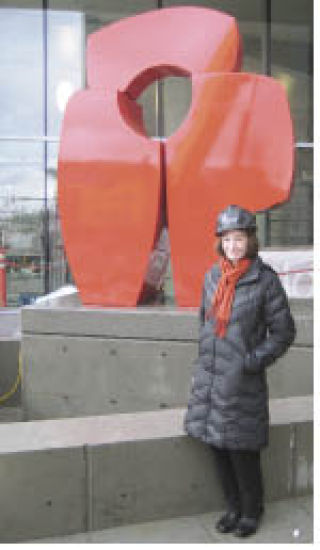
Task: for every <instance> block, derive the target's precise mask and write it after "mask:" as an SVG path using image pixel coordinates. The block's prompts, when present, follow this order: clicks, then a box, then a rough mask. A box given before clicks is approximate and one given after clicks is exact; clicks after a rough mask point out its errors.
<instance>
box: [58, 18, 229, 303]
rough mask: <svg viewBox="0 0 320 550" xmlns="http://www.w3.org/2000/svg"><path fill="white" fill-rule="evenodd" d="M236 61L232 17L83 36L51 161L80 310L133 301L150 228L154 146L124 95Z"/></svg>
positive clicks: (120, 27)
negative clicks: (82, 75) (82, 60)
mask: <svg viewBox="0 0 320 550" xmlns="http://www.w3.org/2000/svg"><path fill="white" fill-rule="evenodd" d="M213 31H214V32H213ZM186 37H188V39H187V42H186ZM239 59H240V46H239V34H238V30H237V25H236V23H235V20H234V19H233V18H232V17H230V16H227V15H224V14H221V13H219V12H215V11H213V10H207V9H203V8H169V9H164V10H160V11H154V12H149V13H145V14H142V15H138V16H136V17H132V18H129V19H125V20H122V21H120V22H118V23H115V24H113V25H110V26H108V27H105V28H103V29H101V30H100V31H98V32H96V33H94V34H92V35H91V36H90V37H89V41H88V51H87V69H88V86H89V87H88V89H87V90H85V91H80V92H78V93H77V94H75V95H74V96H73V97H72V98H71V100H70V101H69V103H68V106H67V109H66V114H65V118H64V122H63V129H62V135H61V145H60V151H59V165H58V181H59V210H60V217H61V224H62V232H63V237H64V242H65V248H66V253H67V256H68V261H69V264H70V267H71V270H72V273H73V276H74V279H75V283H76V285H77V287H78V289H79V292H80V296H81V299H82V302H83V303H84V304H94V305H110V306H112V305H114V306H132V305H136V303H137V301H138V299H139V295H140V292H141V289H142V284H143V280H144V276H145V272H146V268H147V263H148V259H149V255H150V252H151V251H152V247H153V243H154V240H155V237H156V234H157V230H158V228H159V227H158V226H159V223H158V221H159V203H160V191H161V181H160V178H161V175H160V144H159V143H158V142H156V141H152V140H149V139H148V138H147V137H146V136H145V132H144V128H143V121H142V118H141V111H140V108H139V106H138V105H137V103H136V102H135V101H134V100H133V99H134V98H136V97H137V96H138V95H139V93H141V92H142V90H143V89H144V88H145V87H146V86H147V85H148V84H149V83H150V82H152V81H153V80H155V79H157V78H159V77H162V76H165V75H167V74H190V75H191V74H193V73H194V72H195V71H200V72H201V71H205V70H210V71H212V70H221V71H229V70H234V69H235V68H237V67H238V65H239Z"/></svg>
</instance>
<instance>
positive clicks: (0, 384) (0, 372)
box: [0, 336, 21, 408]
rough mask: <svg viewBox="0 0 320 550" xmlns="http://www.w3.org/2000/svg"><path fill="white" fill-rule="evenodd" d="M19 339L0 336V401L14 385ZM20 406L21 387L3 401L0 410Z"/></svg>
mask: <svg viewBox="0 0 320 550" xmlns="http://www.w3.org/2000/svg"><path fill="white" fill-rule="evenodd" d="M19 351H20V338H10V337H1V336H0V400H1V397H2V396H4V395H5V394H7V392H9V391H10V390H11V388H12V386H13V385H14V384H15V381H16V378H17V376H18V368H19ZM18 405H21V385H20V384H19V386H18V388H17V391H16V392H15V393H14V394H13V395H12V396H11V397H9V399H5V400H4V401H0V408H2V407H14V406H18Z"/></svg>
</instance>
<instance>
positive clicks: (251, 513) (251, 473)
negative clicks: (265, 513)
mask: <svg viewBox="0 0 320 550" xmlns="http://www.w3.org/2000/svg"><path fill="white" fill-rule="evenodd" d="M230 460H231V461H232V464H233V468H234V471H235V474H236V478H237V483H238V487H239V494H240V502H241V512H242V515H243V516H247V517H258V516H259V514H260V511H261V507H262V506H263V481H262V472H261V463H260V451H231V452H230Z"/></svg>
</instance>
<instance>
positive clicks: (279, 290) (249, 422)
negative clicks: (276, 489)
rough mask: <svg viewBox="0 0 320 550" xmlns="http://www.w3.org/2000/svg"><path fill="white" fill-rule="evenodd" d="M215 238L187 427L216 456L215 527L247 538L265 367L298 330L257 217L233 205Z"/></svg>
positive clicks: (254, 519)
mask: <svg viewBox="0 0 320 550" xmlns="http://www.w3.org/2000/svg"><path fill="white" fill-rule="evenodd" d="M216 235H217V236H218V237H219V241H218V252H219V254H220V259H219V262H218V263H217V264H214V265H213V267H212V268H211V269H210V270H209V271H208V272H207V273H206V275H205V280H204V286H203V294H202V303H201V308H200V335H199V357H198V360H197V361H196V364H195V371H194V377H193V383H192V390H191V397H190V401H189V404H188V411H187V414H186V417H185V428H186V431H187V433H188V434H189V435H190V436H192V437H196V438H199V439H201V440H202V441H204V442H205V443H208V444H209V445H210V446H211V447H212V449H213V452H214V456H215V459H216V463H217V468H218V472H219V477H220V479H221V483H222V489H223V493H224V496H225V500H226V504H227V511H226V513H225V514H224V515H223V516H222V517H221V518H220V519H219V520H218V522H217V524H216V529H217V530H218V531H219V532H221V533H229V532H231V531H233V532H234V534H235V535H237V536H239V537H245V536H248V535H251V534H253V533H255V531H256V530H257V527H258V524H259V520H260V518H261V516H262V514H263V485H262V476H261V468H260V450H261V448H263V447H265V446H266V445H267V444H268V428H269V412H268V389H267V383H266V372H265V369H266V367H268V366H269V365H271V364H272V363H274V361H275V360H276V359H277V358H278V357H280V356H281V355H283V354H284V353H285V352H286V350H287V349H288V347H289V346H290V345H291V344H292V342H293V340H294V337H295V326H294V321H293V318H292V316H291V313H290V309H289V305H288V300H287V297H286V294H285V292H284V290H283V287H282V285H281V283H280V280H279V278H278V276H277V274H276V273H275V272H274V271H273V269H272V268H271V267H270V266H269V265H267V264H265V263H263V261H262V260H261V259H260V258H259V256H258V241H257V237H256V220H255V216H254V215H252V214H251V213H250V212H249V211H247V210H244V209H243V208H240V207H238V206H234V205H231V206H228V208H226V209H225V210H224V211H223V212H221V213H220V215H219V217H218V223H217V230H216Z"/></svg>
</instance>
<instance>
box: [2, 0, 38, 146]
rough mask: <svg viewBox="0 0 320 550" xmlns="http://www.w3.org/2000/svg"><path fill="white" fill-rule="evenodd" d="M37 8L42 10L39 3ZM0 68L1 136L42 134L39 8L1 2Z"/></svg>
mask: <svg viewBox="0 0 320 550" xmlns="http://www.w3.org/2000/svg"><path fill="white" fill-rule="evenodd" d="M7 4H8V3H7ZM34 4H36V3H34ZM38 6H39V8H41V2H38ZM0 66H1V73H0V135H2V136H6V137H7V136H39V135H41V134H42V132H43V104H44V101H43V99H44V98H43V93H44V85H43V14H42V10H41V9H13V8H4V7H3V4H2V3H0Z"/></svg>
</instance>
